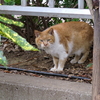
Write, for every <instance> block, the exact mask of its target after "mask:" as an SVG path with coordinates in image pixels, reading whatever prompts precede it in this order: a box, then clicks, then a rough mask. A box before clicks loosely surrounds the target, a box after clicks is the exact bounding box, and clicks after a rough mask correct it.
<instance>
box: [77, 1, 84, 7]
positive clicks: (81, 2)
mask: <svg viewBox="0 0 100 100" xmlns="http://www.w3.org/2000/svg"><path fill="white" fill-rule="evenodd" d="M78 8H79V9H84V0H78Z"/></svg>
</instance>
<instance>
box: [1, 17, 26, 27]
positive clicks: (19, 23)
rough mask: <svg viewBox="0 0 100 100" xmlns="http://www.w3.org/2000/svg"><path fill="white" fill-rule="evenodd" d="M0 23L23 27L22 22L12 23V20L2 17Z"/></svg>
mask: <svg viewBox="0 0 100 100" xmlns="http://www.w3.org/2000/svg"><path fill="white" fill-rule="evenodd" d="M0 21H1V22H3V23H7V24H13V25H16V26H19V27H23V26H24V24H23V23H22V22H18V21H14V20H11V19H8V18H6V17H2V16H0Z"/></svg>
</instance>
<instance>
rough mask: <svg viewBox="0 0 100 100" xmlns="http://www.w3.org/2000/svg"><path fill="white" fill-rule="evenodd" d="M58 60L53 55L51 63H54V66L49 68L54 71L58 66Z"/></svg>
mask: <svg viewBox="0 0 100 100" xmlns="http://www.w3.org/2000/svg"><path fill="white" fill-rule="evenodd" d="M58 61H59V59H58V58H57V57H53V63H54V67H53V68H51V69H50V71H56V70H57V68H58Z"/></svg>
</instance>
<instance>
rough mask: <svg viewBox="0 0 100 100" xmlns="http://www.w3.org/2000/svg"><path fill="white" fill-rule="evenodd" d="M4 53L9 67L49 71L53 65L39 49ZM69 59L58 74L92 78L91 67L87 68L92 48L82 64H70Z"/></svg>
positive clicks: (47, 56) (50, 58)
mask: <svg viewBox="0 0 100 100" xmlns="http://www.w3.org/2000/svg"><path fill="white" fill-rule="evenodd" d="M4 55H5V56H6V57H7V60H8V66H9V67H16V68H21V69H27V70H35V71H44V72H50V68H52V67H53V66H54V65H53V60H52V57H51V56H50V55H48V54H46V53H45V52H44V51H41V52H36V51H35V52H33V51H16V52H7V51H5V52H4ZM71 59H72V57H70V58H68V60H67V62H66V65H65V68H64V71H63V72H60V74H66V75H70V76H80V77H87V78H90V79H91V78H92V69H91V67H90V68H87V65H88V64H90V63H92V49H91V52H90V54H89V56H88V59H87V61H86V62H85V63H84V64H71V63H70V60H71ZM3 71H4V72H8V73H17V74H26V75H31V76H37V77H49V78H57V79H63V80H70V81H78V82H88V83H91V81H87V80H78V79H70V78H62V77H54V76H43V75H36V74H32V73H26V72H17V71H8V70H3Z"/></svg>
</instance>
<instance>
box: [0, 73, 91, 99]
mask: <svg viewBox="0 0 100 100" xmlns="http://www.w3.org/2000/svg"><path fill="white" fill-rule="evenodd" d="M91 92H92V86H91V85H90V84H86V83H78V82H68V81H63V80H56V79H49V78H39V77H32V76H25V75H16V74H8V73H3V72H0V100H92V97H91V94H92V93H91Z"/></svg>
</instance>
